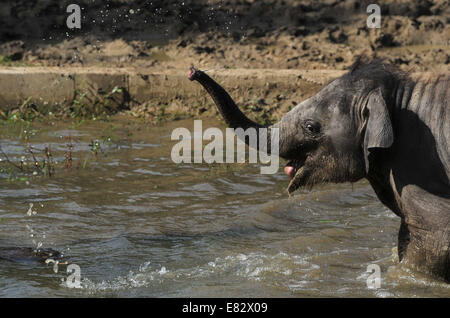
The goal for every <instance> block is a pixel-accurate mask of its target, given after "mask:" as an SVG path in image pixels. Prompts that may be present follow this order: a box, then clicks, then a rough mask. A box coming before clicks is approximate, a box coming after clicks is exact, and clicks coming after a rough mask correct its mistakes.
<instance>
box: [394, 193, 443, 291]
mask: <svg viewBox="0 0 450 318" xmlns="http://www.w3.org/2000/svg"><path fill="white" fill-rule="evenodd" d="M401 198H402V205H403V210H404V212H405V217H404V218H402V222H401V225H400V231H399V240H398V253H399V259H400V260H401V262H402V263H404V264H406V265H407V266H409V267H412V268H414V269H416V270H418V271H420V272H423V273H427V274H431V275H432V276H434V277H436V278H439V279H444V280H445V281H447V282H450V200H448V199H443V198H440V197H437V196H435V195H432V194H430V193H428V192H426V191H424V190H422V189H420V188H419V187H417V186H412V185H409V186H407V187H404V188H403V189H402V193H401Z"/></svg>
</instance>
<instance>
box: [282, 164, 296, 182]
mask: <svg viewBox="0 0 450 318" xmlns="http://www.w3.org/2000/svg"><path fill="white" fill-rule="evenodd" d="M296 172H297V170H296V169H295V168H294V167H291V166H286V167H284V173H285V174H287V175H288V176H289V178H291V179H292V178H293V177H295V173H296Z"/></svg>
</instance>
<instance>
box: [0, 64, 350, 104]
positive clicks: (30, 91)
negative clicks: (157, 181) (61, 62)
mask: <svg viewBox="0 0 450 318" xmlns="http://www.w3.org/2000/svg"><path fill="white" fill-rule="evenodd" d="M187 73H188V70H187V69H186V70H173V69H172V70H167V71H165V72H161V71H159V72H158V71H153V70H142V71H140V70H139V71H137V70H134V69H110V68H48V67H46V68H41V67H29V68H22V67H17V68H12V67H10V68H1V69H0V109H1V110H3V111H7V110H10V109H13V108H16V107H18V106H20V105H22V104H23V102H24V101H26V100H27V99H28V98H30V102H32V103H34V104H35V105H36V106H38V107H40V106H45V107H46V108H54V107H64V106H68V105H71V104H72V103H73V102H74V100H75V99H76V98H78V97H79V95H80V94H81V93H84V94H85V95H86V98H85V100H84V102H85V103H92V102H93V101H95V100H98V98H99V96H102V95H104V94H107V93H109V92H111V91H112V90H113V89H114V87H118V88H121V89H122V90H123V91H124V92H125V94H124V96H123V98H122V99H119V101H117V102H118V103H122V104H127V105H126V106H134V105H139V104H142V103H146V102H151V101H152V100H158V101H161V100H167V101H169V100H172V99H174V98H175V99H179V100H183V99H192V98H195V99H198V100H199V102H201V101H205V97H206V94H205V92H204V90H203V89H202V87H201V86H200V85H196V84H195V83H192V82H190V81H189V80H188V79H187ZM343 73H344V72H343V71H334V70H317V71H315V70H273V69H251V70H249V69H221V70H210V71H208V74H210V75H211V76H213V77H214V78H215V79H216V80H217V81H219V82H220V83H221V84H222V85H223V86H224V87H226V88H227V90H229V91H230V93H233V94H236V95H237V96H239V97H240V98H243V99H245V98H252V96H253V95H255V94H264V93H265V92H267V91H269V90H272V91H277V92H278V93H279V94H282V93H285V92H286V91H289V92H291V93H293V92H296V91H297V90H301V89H302V87H303V88H305V87H306V86H308V85H306V84H310V85H309V86H308V87H309V90H314V91H316V90H317V88H319V87H320V86H322V85H323V84H325V83H326V82H328V81H329V80H331V79H333V78H336V77H339V76H341V75H342V74H343ZM305 85H306V86H305ZM311 87H313V88H311ZM303 90H304V89H303ZM303 93H304V92H303ZM311 93H312V92H311ZM236 95H235V96H236Z"/></svg>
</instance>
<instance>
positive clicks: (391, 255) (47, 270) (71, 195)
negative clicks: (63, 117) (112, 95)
mask: <svg viewBox="0 0 450 318" xmlns="http://www.w3.org/2000/svg"><path fill="white" fill-rule="evenodd" d="M192 126H193V122H192V120H187V121H177V122H174V123H171V124H165V125H163V126H162V127H150V126H149V125H145V124H143V123H131V124H127V123H126V122H123V121H117V122H114V123H111V122H107V123H103V122H93V123H92V122H91V123H86V124H82V125H79V126H73V125H71V124H63V123H59V124H58V123H54V124H53V126H51V125H50V126H49V125H44V124H39V123H36V124H34V125H33V127H32V128H33V129H35V130H36V131H35V133H33V134H32V136H31V137H30V139H29V141H30V145H31V146H32V147H33V148H32V149H34V150H33V152H34V153H35V155H36V156H38V159H39V160H41V159H42V158H43V155H42V154H43V151H44V149H45V147H50V149H51V151H52V156H53V160H54V161H55V162H56V164H55V171H54V172H53V173H52V176H46V175H41V174H40V173H38V174H37V175H33V174H32V173H29V172H28V173H16V175H12V174H11V168H10V164H9V163H8V162H6V159H5V157H4V156H3V155H2V162H0V164H1V167H2V172H1V174H0V177H1V180H0V277H1V279H0V296H2V297H18V296H21V297H38V296H40V297H55V296H56V297H79V296H88V297H109V296H118V297H136V296H137V297H329V296H337V297H415V296H418V297H431V296H435V297H449V296H450V287H448V285H446V284H442V283H439V282H437V281H434V280H430V279H428V278H426V277H423V276H422V275H420V274H417V273H414V272H411V271H409V270H407V269H404V268H402V267H401V266H399V265H398V264H397V262H396V258H395V252H393V248H394V247H395V246H396V240H397V230H398V226H399V219H398V218H397V217H396V216H395V215H394V214H393V213H392V212H390V211H389V210H388V209H387V208H386V207H384V206H383V205H382V204H381V203H380V202H379V201H378V200H377V198H376V196H375V194H374V192H373V191H372V189H371V187H370V186H369V184H368V183H367V182H366V181H361V182H358V183H355V184H340V185H324V186H319V187H316V188H315V189H313V190H312V191H308V190H299V191H297V192H296V193H295V195H294V196H293V197H290V198H289V197H288V196H287V194H286V191H285V189H286V187H287V184H288V180H287V177H286V176H285V175H284V173H283V172H282V169H280V170H279V172H278V173H277V174H274V175H261V174H260V169H259V166H258V165H255V164H232V165H228V164H215V165H208V164H174V163H173V162H172V160H171V159H170V150H171V146H172V145H173V144H174V142H173V141H171V140H170V134H171V132H172V130H173V129H174V128H176V127H187V128H190V129H191V128H192ZM212 126H219V127H223V126H222V125H221V124H219V123H217V122H214V121H211V122H204V123H203V129H206V128H207V127H212ZM48 127H51V128H48ZM24 129H25V128H24ZM27 129H31V128H30V127H28V128H27ZM14 132H16V134H15V133H14ZM17 132H18V130H16V131H14V130H13V129H11V127H9V126H5V127H3V128H2V130H1V147H2V150H3V151H4V153H5V154H6V155H7V156H8V159H9V160H10V161H11V162H15V163H18V162H20V160H24V162H26V163H27V164H28V165H29V164H32V163H33V160H31V159H30V158H31V154H30V153H29V152H28V151H27V149H28V145H27V142H26V140H25V139H24V138H23V133H22V137H19V136H18V134H17ZM93 140H94V143H93V142H92V141H93ZM96 140H97V141H96ZM95 142H97V144H95ZM69 145H70V146H69ZM95 145H97V146H98V147H95ZM69 148H70V149H71V151H70V152H69ZM95 152H96V154H95ZM69 153H70V155H71V157H72V165H71V167H65V162H66V163H67V155H68V154H69ZM22 156H23V157H24V158H22ZM30 160H31V161H30ZM282 164H283V163H281V165H282ZM8 167H9V168H8ZM281 168H282V167H281ZM38 246H39V247H43V248H53V249H55V250H58V251H60V252H62V253H63V254H64V259H65V260H66V261H67V262H68V263H69V264H76V265H78V266H79V268H80V269H81V286H80V288H69V287H68V286H67V285H66V283H65V282H64V280H65V279H67V276H68V274H67V273H66V265H59V267H58V272H57V273H55V272H54V270H53V267H52V266H51V264H49V265H45V264H42V263H39V262H32V261H27V260H26V259H25V260H24V259H20V258H15V259H5V258H3V259H1V256H2V253H3V255H4V254H5V253H7V251H9V250H10V249H11V248H12V249H15V248H19V249H20V248H22V247H33V248H36V247H38ZM8 249H9V250H8ZM370 264H378V265H379V266H380V268H381V278H382V280H381V288H379V289H369V288H368V287H367V282H366V281H367V278H368V276H369V273H367V272H366V270H367V266H368V265H370Z"/></svg>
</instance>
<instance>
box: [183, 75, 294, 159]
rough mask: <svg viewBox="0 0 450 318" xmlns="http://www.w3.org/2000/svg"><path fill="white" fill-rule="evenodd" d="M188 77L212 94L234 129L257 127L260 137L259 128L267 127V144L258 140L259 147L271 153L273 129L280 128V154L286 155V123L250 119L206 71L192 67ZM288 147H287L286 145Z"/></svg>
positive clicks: (222, 113)
mask: <svg viewBox="0 0 450 318" xmlns="http://www.w3.org/2000/svg"><path fill="white" fill-rule="evenodd" d="M188 78H189V79H190V80H191V81H197V82H199V83H200V84H201V85H202V86H203V87H204V88H205V89H206V91H207V92H208V93H209V95H211V97H212V99H213V100H214V103H215V104H216V105H217V108H218V109H219V111H220V113H221V115H222V116H223V118H224V119H225V122H226V124H227V125H228V126H229V127H231V128H234V129H237V128H242V129H244V130H246V129H248V128H255V129H256V131H257V132H258V134H257V136H258V139H259V130H260V129H261V128H264V129H267V141H268V142H267V144H260V142H259V140H258V142H257V149H258V150H261V151H264V152H268V153H270V149H271V145H270V142H271V129H272V128H279V156H280V157H284V154H285V153H287V151H288V150H287V149H286V150H284V149H283V145H286V144H289V143H286V142H284V141H286V139H287V138H286V136H285V135H286V129H283V126H284V125H280V123H277V124H275V125H273V126H264V125H260V124H258V123H256V122H254V121H252V120H250V119H249V118H248V117H247V116H245V115H244V113H242V112H241V111H240V109H239V108H238V107H237V105H236V104H235V102H234V101H233V99H232V98H231V97H230V95H229V94H228V93H227V92H226V91H225V89H223V87H222V86H220V85H219V84H218V83H217V82H215V81H214V80H213V79H212V78H211V77H209V76H208V75H206V74H205V73H204V72H202V71H200V70H197V69H195V68H194V67H191V69H190V71H189V75H188ZM245 142H246V143H247V144H248V139H247V138H246V139H245ZM285 148H286V147H285Z"/></svg>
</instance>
